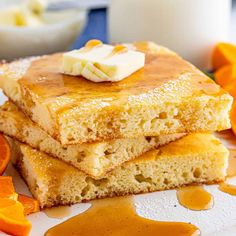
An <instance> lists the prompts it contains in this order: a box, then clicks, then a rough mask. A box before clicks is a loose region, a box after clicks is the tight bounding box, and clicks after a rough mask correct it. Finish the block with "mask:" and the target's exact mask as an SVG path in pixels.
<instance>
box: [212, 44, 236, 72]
mask: <svg viewBox="0 0 236 236" xmlns="http://www.w3.org/2000/svg"><path fill="white" fill-rule="evenodd" d="M234 63H236V46H235V45H233V44H230V43H219V44H217V45H216V47H215V49H214V51H213V54H212V67H213V69H214V70H217V69H219V68H220V67H222V66H225V65H228V64H234Z"/></svg>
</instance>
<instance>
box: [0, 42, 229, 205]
mask: <svg viewBox="0 0 236 236" xmlns="http://www.w3.org/2000/svg"><path fill="white" fill-rule="evenodd" d="M132 46H133V47H134V48H135V49H136V50H138V51H142V52H144V53H145V66H144V67H143V68H142V69H140V70H138V71H137V72H135V73H133V74H132V75H131V76H129V77H128V78H126V79H124V80H122V81H120V82H102V83H94V82H91V81H88V80H86V79H85V78H83V77H79V76H69V75H64V74H62V73H61V64H62V54H60V53H58V54H53V55H46V56H41V57H34V58H26V59H20V60H17V61H13V62H11V63H3V64H1V66H0V82H1V87H2V89H3V92H4V94H5V95H6V96H7V97H8V98H9V101H7V102H6V103H5V104H3V105H2V106H1V108H0V131H1V132H2V133H3V134H4V135H6V136H7V137H9V139H10V140H11V142H12V145H13V148H14V153H15V155H14V158H13V160H12V161H13V163H14V165H15V166H16V168H17V170H18V171H19V173H20V174H21V176H22V177H23V178H24V180H25V182H26V183H27V185H28V187H29V189H30V191H31V192H32V194H33V196H34V197H35V198H36V199H38V201H39V203H40V206H41V208H44V207H52V206H56V205H67V204H73V203H78V202H82V201H88V200H92V199H97V198H105V197H112V196H121V195H128V194H138V193H146V192H152V191H158V190H165V189H172V188H178V187H181V186H184V185H189V184H193V183H195V184H202V183H215V182H219V181H222V180H224V179H225V176H226V169H227V165H228V156H229V153H228V150H227V149H226V148H225V147H224V146H223V145H222V144H221V142H220V140H218V139H217V138H216V137H214V135H213V134H211V132H214V131H221V130H224V129H228V128H230V120H229V111H230V108H231V104H232V97H231V96H230V95H229V94H228V93H226V92H225V91H224V90H222V89H221V88H220V87H219V86H218V85H216V84H215V83H214V81H212V80H211V79H210V78H208V77H207V76H206V75H204V74H203V73H202V72H201V71H199V70H198V69H197V68H195V67H194V66H192V65H191V64H190V63H188V62H186V61H185V60H183V59H182V58H181V57H179V56H178V55H176V54H175V53H174V52H172V51H170V50H168V49H166V48H163V47H161V46H158V45H156V44H154V43H150V42H138V43H134V44H133V45H132ZM16 153H17V154H16Z"/></svg>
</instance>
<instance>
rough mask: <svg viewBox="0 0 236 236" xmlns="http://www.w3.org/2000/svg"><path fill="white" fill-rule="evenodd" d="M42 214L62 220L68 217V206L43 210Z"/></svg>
mask: <svg viewBox="0 0 236 236" xmlns="http://www.w3.org/2000/svg"><path fill="white" fill-rule="evenodd" d="M44 213H45V214H46V215H47V216H48V217H50V218H55V219H62V218H64V217H66V216H69V215H70V207H69V206H59V207H53V208H49V209H45V210H44Z"/></svg>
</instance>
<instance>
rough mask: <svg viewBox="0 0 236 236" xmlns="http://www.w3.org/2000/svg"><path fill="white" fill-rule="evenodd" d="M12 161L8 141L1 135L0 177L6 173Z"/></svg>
mask: <svg viewBox="0 0 236 236" xmlns="http://www.w3.org/2000/svg"><path fill="white" fill-rule="evenodd" d="M9 161H10V147H9V144H8V142H7V140H6V139H5V138H4V136H3V135H1V134H0V175H2V174H3V172H4V171H5V169H6V167H7V165H8V163H9Z"/></svg>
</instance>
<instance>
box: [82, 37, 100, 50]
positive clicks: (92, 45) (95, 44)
mask: <svg viewBox="0 0 236 236" xmlns="http://www.w3.org/2000/svg"><path fill="white" fill-rule="evenodd" d="M102 45H103V43H102V41H100V40H97V39H92V40H89V41H88V42H87V43H86V44H85V45H84V47H83V48H82V49H80V51H82V52H88V51H90V50H92V49H93V48H96V47H99V46H102Z"/></svg>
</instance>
